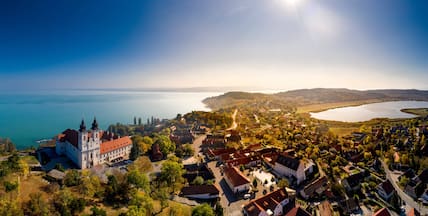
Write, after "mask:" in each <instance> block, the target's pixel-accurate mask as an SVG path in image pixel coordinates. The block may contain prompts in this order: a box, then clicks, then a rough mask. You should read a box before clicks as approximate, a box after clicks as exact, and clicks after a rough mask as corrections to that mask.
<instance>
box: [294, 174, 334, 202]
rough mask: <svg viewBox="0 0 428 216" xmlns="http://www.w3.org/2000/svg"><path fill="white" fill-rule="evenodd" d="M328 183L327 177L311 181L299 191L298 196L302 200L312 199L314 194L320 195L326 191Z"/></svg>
mask: <svg viewBox="0 0 428 216" xmlns="http://www.w3.org/2000/svg"><path fill="white" fill-rule="evenodd" d="M327 183H328V179H327V176H323V177H320V178H318V179H316V180H315V181H313V182H312V183H310V184H308V185H306V186H305V188H303V190H301V191H300V195H301V196H302V197H303V198H304V199H308V198H310V197H312V196H313V195H314V194H315V193H316V194H318V195H320V194H322V193H323V192H324V191H325V190H326V186H327Z"/></svg>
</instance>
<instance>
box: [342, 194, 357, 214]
mask: <svg viewBox="0 0 428 216" xmlns="http://www.w3.org/2000/svg"><path fill="white" fill-rule="evenodd" d="M339 207H340V208H341V209H342V211H343V213H344V214H345V215H350V214H352V213H353V212H355V211H358V210H359V209H360V206H359V205H358V201H357V200H355V199H354V198H348V199H346V200H342V201H341V202H340V205H339Z"/></svg>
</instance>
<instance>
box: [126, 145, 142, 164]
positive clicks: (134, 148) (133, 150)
mask: <svg viewBox="0 0 428 216" xmlns="http://www.w3.org/2000/svg"><path fill="white" fill-rule="evenodd" d="M140 154H141V149H140V146H139V145H138V144H137V143H135V142H132V147H131V153H130V154H129V159H131V160H136V159H137V158H138V157H139V156H140Z"/></svg>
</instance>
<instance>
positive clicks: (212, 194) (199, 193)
mask: <svg viewBox="0 0 428 216" xmlns="http://www.w3.org/2000/svg"><path fill="white" fill-rule="evenodd" d="M180 195H181V196H183V197H186V198H190V199H203V200H207V199H217V198H219V197H220V191H219V190H218V189H217V187H216V186H215V185H190V186H187V187H183V189H181V194H180Z"/></svg>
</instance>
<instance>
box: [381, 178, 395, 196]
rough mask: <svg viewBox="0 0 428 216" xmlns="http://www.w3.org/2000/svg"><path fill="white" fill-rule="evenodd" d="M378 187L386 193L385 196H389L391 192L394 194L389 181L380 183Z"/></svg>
mask: <svg viewBox="0 0 428 216" xmlns="http://www.w3.org/2000/svg"><path fill="white" fill-rule="evenodd" d="M378 187H380V188H382V189H383V190H384V191H385V192H386V194H391V193H392V192H394V186H392V184H391V182H390V181H389V180H386V181H384V182H382V183H380V184H379V186H378Z"/></svg>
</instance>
